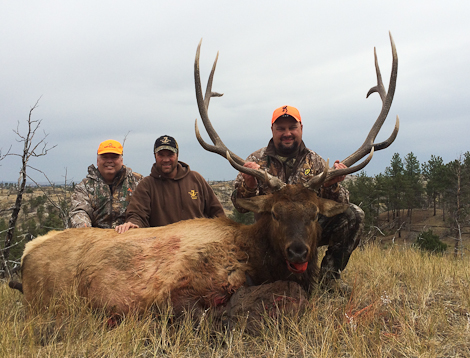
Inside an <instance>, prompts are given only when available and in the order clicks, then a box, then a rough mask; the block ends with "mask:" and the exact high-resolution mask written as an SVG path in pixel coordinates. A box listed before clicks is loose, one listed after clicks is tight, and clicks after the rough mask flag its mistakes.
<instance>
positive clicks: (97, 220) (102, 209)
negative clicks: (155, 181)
mask: <svg viewBox="0 0 470 358" xmlns="http://www.w3.org/2000/svg"><path fill="white" fill-rule="evenodd" d="M141 179H142V175H140V174H138V173H134V172H132V169H131V168H127V167H126V166H125V165H123V159H122V145H121V144H120V143H119V142H117V141H115V140H107V141H104V142H102V143H101V144H100V146H99V148H98V157H97V167H95V166H94V165H93V164H92V165H90V166H89V167H88V175H87V177H86V178H85V179H83V180H82V181H81V182H80V184H78V185H76V186H75V189H74V192H73V194H72V208H71V210H70V225H71V227H74V228H77V227H99V228H102V229H113V228H115V227H116V226H118V225H120V224H122V223H124V221H125V218H126V208H127V206H128V205H129V201H130V197H131V195H132V192H133V191H134V190H135V188H136V186H137V184H138V183H139V181H140V180H141Z"/></svg>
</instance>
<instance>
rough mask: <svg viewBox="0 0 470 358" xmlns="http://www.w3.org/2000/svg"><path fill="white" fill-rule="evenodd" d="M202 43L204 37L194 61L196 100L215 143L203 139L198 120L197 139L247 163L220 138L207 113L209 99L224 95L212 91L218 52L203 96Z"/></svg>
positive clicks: (204, 144) (211, 149) (212, 149)
mask: <svg viewBox="0 0 470 358" xmlns="http://www.w3.org/2000/svg"><path fill="white" fill-rule="evenodd" d="M201 43H202V39H201V41H199V45H198V46H197V51H196V59H195V61H194V82H195V85H196V100H197V106H198V108H199V114H200V115H201V119H202V123H203V124H204V127H205V128H206V131H207V134H208V135H209V137H210V139H211V140H212V143H214V145H210V144H208V143H206V142H204V140H203V139H202V137H201V135H200V133H199V130H198V128H197V120H196V138H197V140H198V141H199V143H200V144H201V146H202V147H203V148H204V149H206V150H208V151H210V152H213V153H217V154H220V155H222V156H223V157H225V152H226V151H229V152H230V155H231V156H232V158H233V159H234V160H235V161H236V162H237V163H238V164H241V165H243V164H245V161H244V160H243V159H242V158H240V157H239V156H238V155H236V154H235V153H233V152H232V151H230V150H229V149H228V148H227V147H226V146H225V144H224V143H223V142H222V140H221V139H220V137H219V135H218V134H217V132H216V131H215V129H214V127H213V126H212V123H211V121H210V119H209V114H208V113H207V110H208V108H209V101H210V99H211V97H220V96H222V94H220V93H217V92H212V81H213V78H214V72H215V68H216V65H217V59H218V57H219V54H217V56H216V58H215V61H214V64H213V66H212V70H211V73H210V75H209V80H208V82H207V87H206V96H205V98H203V96H202V87H201V75H200V71H199V55H200V52H201Z"/></svg>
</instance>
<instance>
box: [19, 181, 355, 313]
mask: <svg viewBox="0 0 470 358" xmlns="http://www.w3.org/2000/svg"><path fill="white" fill-rule="evenodd" d="M244 204H245V205H246V206H251V208H252V210H256V211H258V212H260V213H262V215H261V218H260V220H258V221H257V222H256V223H255V224H253V225H248V226H247V225H242V224H239V223H235V222H233V221H231V220H230V219H227V218H216V219H193V220H187V221H181V222H178V223H175V224H172V225H168V226H165V227H159V228H146V229H133V230H130V231H128V232H126V233H125V234H118V233H116V232H115V231H114V230H104V229H96V228H81V229H68V230H65V231H61V232H59V231H53V232H50V233H48V234H47V235H45V236H42V237H39V238H37V239H35V240H33V241H31V242H29V243H28V244H27V245H26V248H25V251H24V254H23V257H22V281H23V291H24V295H25V300H26V301H27V302H28V303H30V304H31V305H32V306H33V307H44V306H47V305H48V304H49V302H50V301H51V299H53V298H54V297H58V296H59V295H60V294H61V293H63V292H68V291H69V290H73V292H74V293H75V294H77V295H79V296H81V297H84V298H86V299H87V300H88V301H89V302H90V304H91V306H92V307H95V308H106V309H107V310H108V311H109V312H110V313H117V314H123V313H124V314H125V313H128V312H130V311H132V312H137V313H142V312H144V311H145V310H146V309H148V308H149V307H150V306H152V305H157V306H159V307H163V306H165V305H166V304H167V303H171V304H172V305H173V307H174V308H175V309H177V310H178V309H180V308H194V307H197V308H207V307H211V306H218V305H221V304H223V303H225V302H226V301H228V299H229V298H230V296H231V295H232V294H233V293H234V292H235V291H236V290H237V289H238V288H240V287H241V286H242V285H245V284H247V277H249V278H250V282H251V283H252V284H262V283H268V282H275V281H277V280H288V281H295V282H297V283H299V284H300V285H301V286H302V287H303V288H304V289H305V290H309V288H310V286H311V285H312V284H313V283H314V282H315V280H316V275H317V273H318V267H317V247H316V243H317V241H318V238H319V235H320V232H321V229H320V227H319V225H318V222H317V214H318V213H319V212H323V213H324V214H326V215H335V214H336V213H338V212H341V211H342V210H344V209H345V206H344V205H343V204H338V203H336V202H334V201H330V200H325V199H319V198H317V196H316V194H315V193H314V192H312V191H310V190H308V189H306V188H305V187H303V186H302V185H289V186H286V187H285V188H284V189H282V190H281V191H279V192H276V193H273V194H271V195H266V196H262V197H255V198H252V199H246V201H245V203H244ZM346 207H347V206H346ZM289 250H294V251H297V252H294V253H292V252H290V251H289ZM299 253H300V254H301V255H300V256H299V255H298V254H299ZM302 254H305V256H302ZM305 262H306V263H308V265H306V269H305V270H303V271H302V272H297V273H294V272H292V265H294V266H295V265H296V264H298V263H301V264H303V263H305Z"/></svg>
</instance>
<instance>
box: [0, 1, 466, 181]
mask: <svg viewBox="0 0 470 358" xmlns="http://www.w3.org/2000/svg"><path fill="white" fill-rule="evenodd" d="M469 10H470V5H469V4H467V3H465V2H450V3H447V4H443V3H441V2H438V1H417V2H413V3H410V2H405V1H396V2H393V3H392V2H390V4H386V3H383V2H382V3H381V2H374V1H358V2H353V3H350V2H328V3H322V4H317V3H316V2H307V1H296V2H285V1H269V2H268V1H257V2H253V1H237V2H226V1H219V2H214V1H198V2H192V1H177V2H160V1H139V2H124V1H121V2H116V1H104V2H103V1H100V2H95V1H81V2H52V1H41V2H33V1H27V2H9V3H7V2H3V3H2V4H1V5H0V11H1V13H2V14H3V16H2V21H1V22H0V31H1V34H2V35H1V36H0V47H1V49H2V51H1V53H2V55H1V56H0V104H1V105H0V118H1V121H2V131H1V133H0V148H2V149H3V151H5V150H6V149H8V147H9V146H10V145H13V150H14V151H16V152H19V151H20V150H21V148H20V146H19V144H18V143H16V141H15V136H14V133H13V132H12V129H14V128H16V124H17V121H20V123H22V124H24V121H25V120H26V119H27V115H28V111H29V109H30V107H31V106H32V105H33V104H34V103H35V102H36V100H37V99H38V98H39V97H41V96H42V98H41V100H40V103H39V107H38V108H37V109H36V111H35V112H34V117H35V119H43V122H42V129H44V130H45V131H46V132H48V133H49V134H50V135H49V137H48V141H49V143H51V144H57V148H55V149H54V150H53V151H52V152H50V154H49V155H48V156H47V157H43V158H38V159H35V160H33V161H32V165H34V166H36V167H38V168H41V169H42V170H44V171H45V172H46V173H47V174H48V175H49V177H50V178H52V179H53V180H55V181H61V180H62V176H63V175H64V173H65V168H67V171H68V176H69V178H73V180H74V181H76V182H78V181H80V180H81V179H82V178H83V177H84V176H85V175H86V168H87V166H88V165H89V164H91V163H94V162H95V161H96V159H95V153H96V149H97V147H98V144H99V142H101V141H102V140H105V139H109V138H114V139H117V140H122V139H123V138H124V136H125V135H126V133H128V132H129V131H130V133H129V135H128V136H127V140H126V144H125V155H124V158H125V159H124V162H125V163H126V164H127V165H129V166H131V167H132V168H133V169H134V170H135V171H138V172H140V173H142V174H144V175H147V174H148V173H149V171H150V167H151V164H152V162H153V157H152V147H153V142H154V140H155V138H157V137H158V136H160V135H162V134H170V135H173V136H174V137H175V138H176V139H177V140H178V142H179V144H180V147H181V155H180V159H181V160H183V161H186V162H187V163H189V164H190V165H191V167H192V168H193V169H194V170H197V171H199V172H200V173H201V174H202V175H203V176H204V177H205V178H208V179H219V180H223V179H226V180H228V179H232V178H234V177H235V175H236V171H235V170H234V169H232V168H231V166H230V165H229V164H228V163H227V161H226V160H224V159H222V158H221V157H219V156H216V155H214V154H211V153H208V152H205V151H204V150H203V149H202V148H201V147H200V146H199V144H198V143H197V141H196V139H195V135H194V120H195V119H196V118H199V114H198V111H197V106H196V101H195V95H194V82H193V81H194V79H193V63H194V55H195V51H196V47H197V44H198V42H199V40H200V39H201V38H203V39H204V40H203V44H202V52H201V71H202V76H203V84H204V85H205V82H206V80H207V76H208V73H209V71H210V68H211V66H212V62H213V60H214V58H215V55H216V53H217V51H220V57H219V63H218V67H217V71H216V75H215V81H214V86H213V89H214V90H215V91H218V92H223V93H224V96H223V97H222V98H215V99H213V100H212V101H211V106H210V111H209V113H210V117H211V119H212V122H213V124H214V126H215V128H216V129H217V131H218V132H219V135H220V136H221V137H222V139H223V140H224V142H225V144H226V145H227V146H228V147H230V148H231V149H232V150H233V151H234V152H236V153H237V154H238V155H240V156H242V157H246V156H248V155H249V154H250V153H251V152H253V151H254V150H256V149H258V148H260V147H262V146H265V145H266V144H267V142H268V140H269V138H270V129H269V126H270V117H271V114H272V111H273V110H274V109H275V108H277V107H279V106H281V105H284V104H290V105H293V106H296V107H298V108H299V110H300V112H301V114H302V118H303V121H304V141H305V142H306V144H307V146H308V147H310V148H312V149H313V150H315V151H317V152H318V153H319V154H321V155H322V156H323V157H325V158H330V159H331V160H335V159H343V158H345V157H346V156H347V155H349V154H350V153H351V152H352V151H354V150H355V149H356V148H357V147H358V146H359V145H360V144H361V143H362V142H363V141H364V138H365V136H366V135H367V132H368V131H369V128H370V126H371V125H372V123H373V121H374V120H375V118H376V117H377V115H378V113H379V111H380V105H381V103H380V100H379V97H378V96H377V95H373V96H372V97H371V98H369V99H366V98H365V94H366V93H367V91H368V89H369V88H370V87H372V86H373V85H375V82H376V79H375V70H374V64H373V48H374V46H376V47H377V53H378V56H379V62H380V66H381V71H382V76H383V78H384V82H385V83H388V76H389V73H390V66H391V51H390V44H389V40H388V31H389V30H390V31H391V32H392V34H393V36H394V39H395V42H396V45H397V50H398V56H399V71H398V84H397V91H396V94H395V99H394V103H393V106H392V109H391V111H390V115H389V118H388V120H387V122H386V123H385V125H384V128H383V130H382V132H383V133H381V134H380V138H379V140H380V139H382V140H383V139H385V138H386V137H388V135H389V134H390V132H391V130H392V128H393V124H394V120H395V116H396V115H399V116H400V120H401V127H400V133H399V135H398V138H397V140H396V141H395V143H394V144H393V145H392V146H391V147H390V148H389V149H387V150H385V151H382V152H378V153H376V155H375V156H374V158H373V160H372V163H371V164H369V166H368V167H367V168H366V171H367V173H368V174H370V175H372V174H377V173H379V172H383V171H384V170H385V167H386V166H388V165H389V163H390V159H391V157H392V155H393V153H395V152H398V153H400V154H401V155H402V156H404V155H406V154H407V153H409V152H413V153H414V154H415V155H416V156H417V157H418V159H419V160H420V161H421V162H425V161H427V160H429V158H430V156H431V154H434V155H440V156H442V157H443V158H444V160H445V161H450V160H453V159H455V158H456V157H457V156H458V155H459V154H460V153H461V152H465V151H467V150H469V147H468V140H467V135H466V134H467V132H468V130H467V123H468V113H469V108H468V107H469V105H468V100H467V98H466V97H467V96H466V95H467V91H466V90H465V88H466V86H467V84H468V83H469V80H470V78H469V77H470V75H469V71H468V70H467V66H466V65H467V64H468V63H469V62H470V61H469V58H470V46H469V45H470V44H469V42H470V39H469V38H468V36H466V34H468V33H469V30H470V25H469V22H468V17H469V15H470V11H469ZM205 138H207V136H205ZM0 165H1V166H0V180H1V181H16V180H17V178H18V170H19V167H20V163H19V161H18V158H17V157H9V158H6V159H5V160H3V161H2V162H0ZM31 174H33V175H34V176H37V174H34V173H31ZM38 179H40V178H38Z"/></svg>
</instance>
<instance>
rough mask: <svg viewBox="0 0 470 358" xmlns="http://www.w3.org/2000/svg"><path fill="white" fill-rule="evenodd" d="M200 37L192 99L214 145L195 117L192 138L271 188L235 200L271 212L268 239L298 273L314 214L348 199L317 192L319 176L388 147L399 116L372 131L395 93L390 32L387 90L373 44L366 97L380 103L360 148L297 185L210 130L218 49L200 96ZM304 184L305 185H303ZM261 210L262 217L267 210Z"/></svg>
mask: <svg viewBox="0 0 470 358" xmlns="http://www.w3.org/2000/svg"><path fill="white" fill-rule="evenodd" d="M201 42H202V40H201ZM201 42H199V45H198V47H197V51H196V59H195V61H194V80H195V85H196V99H197V104H198V108H199V113H200V115H201V119H202V122H203V124H204V127H205V128H206V131H207V133H208V135H209V137H210V138H211V140H212V143H213V144H214V145H210V144H208V143H206V142H205V141H204V140H203V139H202V137H201V135H200V133H199V129H198V126H197V120H196V123H195V130H196V138H197V140H198V141H199V143H200V144H201V146H202V147H203V148H204V149H205V150H207V151H210V152H213V153H217V154H219V155H221V156H223V157H225V158H227V160H228V161H229V162H230V164H231V165H232V166H233V167H234V168H235V169H237V170H238V171H240V172H242V173H245V174H249V175H252V176H254V177H255V178H257V179H258V180H259V181H261V182H264V183H265V184H267V186H268V187H270V188H271V191H272V194H270V195H265V196H258V197H253V198H250V199H239V200H237V203H238V204H240V205H241V206H242V207H243V208H245V209H247V210H250V211H253V212H255V213H265V214H268V213H269V216H270V217H271V220H270V223H269V228H270V230H271V231H273V235H271V236H272V237H273V238H275V240H276V243H273V244H275V245H280V248H281V251H282V252H283V254H284V257H285V259H286V261H287V263H288V268H289V270H291V271H292V272H295V273H301V272H303V271H305V269H306V267H307V263H308V261H309V260H310V258H311V257H312V251H316V242H318V236H319V235H320V232H321V229H320V227H319V224H318V222H317V216H318V214H322V215H325V216H334V215H337V214H339V213H342V212H344V210H346V208H347V205H345V204H339V203H336V202H334V201H331V200H326V199H322V198H319V197H317V195H316V194H315V192H316V190H317V189H318V188H320V187H321V186H322V184H323V183H324V182H327V181H329V180H330V179H332V178H335V177H338V176H344V175H346V174H351V173H354V172H357V171H359V170H361V169H362V168H364V167H365V166H366V165H367V164H368V163H369V162H370V160H371V159H372V156H373V153H374V150H382V149H385V148H387V147H388V146H389V145H390V144H392V142H393V141H394V140H395V138H396V136H397V134H398V129H399V119H398V116H397V118H396V123H395V127H394V129H393V131H392V134H391V135H390V137H389V138H388V139H387V140H385V141H384V142H381V143H374V141H375V138H376V137H377V134H378V133H379V131H380V128H381V127H382V125H383V123H384V122H385V119H386V118H387V115H388V112H389V111H390V107H391V104H392V100H393V96H394V93H395V87H396V80H397V71H398V57H397V53H396V48H395V43H394V41H393V38H392V35H391V34H390V42H391V46H392V57H393V62H392V71H391V76H390V83H389V88H388V92H387V91H386V90H385V88H384V85H383V83H382V76H381V74H380V69H379V65H378V61H377V54H376V51H375V48H374V59H375V68H376V75H377V85H376V86H374V87H372V88H371V89H370V90H369V92H368V93H367V96H366V97H369V95H370V94H371V93H374V92H377V93H378V94H379V96H380V98H381V100H382V109H381V111H380V114H379V116H378V117H377V119H376V121H375V123H374V125H373V126H372V128H371V130H370V131H369V134H368V135H367V137H366V140H365V141H364V143H363V144H362V145H361V146H360V147H359V149H357V150H356V151H355V152H354V153H353V154H351V155H350V156H348V157H347V158H346V159H344V160H343V161H342V163H343V164H345V165H346V166H347V167H348V168H345V169H329V168H328V161H327V165H326V167H325V170H324V172H323V173H321V174H319V175H316V176H314V177H312V178H311V179H310V180H309V181H308V182H306V183H305V184H304V185H303V187H302V185H287V184H285V183H283V182H282V181H281V180H280V179H278V178H277V177H273V176H271V175H270V174H268V173H267V171H264V172H263V171H261V170H256V169H250V168H246V167H244V166H243V165H244V164H245V161H244V160H243V159H242V158H240V157H239V156H237V155H236V154H234V153H233V152H231V151H230V150H229V149H228V148H227V147H226V146H225V144H224V143H223V142H222V140H221V139H220V137H219V135H218V134H217V132H216V131H215V130H214V128H213V126H212V124H211V122H210V120H209V115H208V108H209V102H210V99H211V98H212V97H220V96H222V94H220V93H217V92H212V82H213V78H214V72H215V68H216V65H217V59H218V56H219V54H218V53H217V56H216V58H215V61H214V64H213V66H212V70H211V73H210V75H209V80H208V83H207V87H206V93H205V96H204V97H203V94H202V88H201V78H200V73H199V55H200V48H201ZM367 154H369V155H368V157H367V158H366V159H365V160H364V161H362V162H361V163H360V164H357V165H354V164H355V163H357V162H358V161H359V160H361V159H362V158H364V157H365V156H366V155H367ZM306 188H307V189H309V190H306ZM264 216H265V217H266V215H264Z"/></svg>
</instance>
